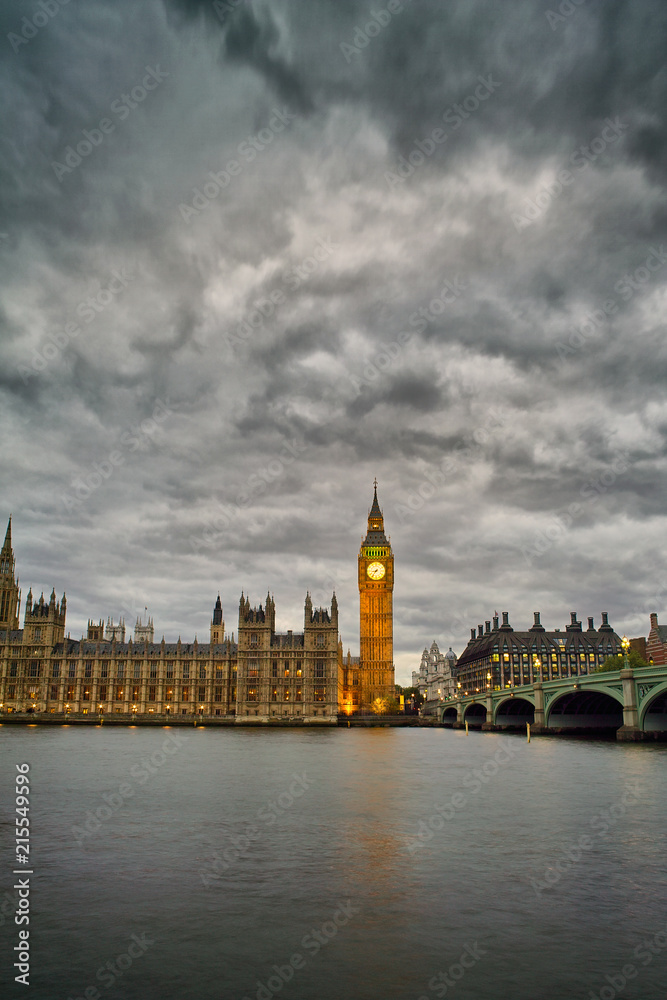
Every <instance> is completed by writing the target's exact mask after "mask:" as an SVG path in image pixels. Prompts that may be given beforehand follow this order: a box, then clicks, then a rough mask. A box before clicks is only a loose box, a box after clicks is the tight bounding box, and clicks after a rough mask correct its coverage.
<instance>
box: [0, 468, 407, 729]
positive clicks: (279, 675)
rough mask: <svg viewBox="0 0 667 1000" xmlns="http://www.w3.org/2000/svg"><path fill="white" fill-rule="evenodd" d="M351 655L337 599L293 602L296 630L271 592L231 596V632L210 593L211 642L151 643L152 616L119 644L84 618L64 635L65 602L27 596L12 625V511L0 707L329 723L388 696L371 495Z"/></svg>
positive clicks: (389, 664) (388, 660)
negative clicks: (80, 627) (258, 598)
mask: <svg viewBox="0 0 667 1000" xmlns="http://www.w3.org/2000/svg"><path fill="white" fill-rule="evenodd" d="M358 566H359V598H360V651H361V656H360V657H359V658H357V657H354V658H353V657H351V656H350V654H349V652H348V654H347V656H346V657H345V658H344V657H343V646H342V642H341V639H340V634H339V631H338V602H337V600H336V595H335V594H333V595H332V599H331V605H330V607H328V608H314V607H313V605H312V601H311V598H310V595H309V594H307V595H306V600H305V605H304V623H303V631H299V632H293V631H291V630H290V631H287V632H285V633H279V632H276V627H275V621H276V611H275V604H274V601H273V597H272V596H271V595H270V594H267V597H266V600H265V602H264V604H263V605H262V604H260V605H258V606H252V607H251V604H250V601H249V599H248V598H247V597H246V596H245V595H244V594H241V599H240V602H239V614H238V632H237V633H236V639H235V637H234V633H232V634H231V636H230V635H229V634H228V633H227V632H226V630H225V622H224V620H223V610H222V602H221V600H220V596H219V595H218V599H217V601H216V603H215V606H214V609H213V616H212V619H211V625H210V641H209V642H208V643H198V642H197V640H196V639H195V641H194V642H191V643H183V642H181V640H180V639H179V640H178V642H175V643H174V642H165V640H164V638H163V639H162V641H161V642H158V643H156V642H154V641H153V640H154V627H153V622H152V620H151V619H148V621H147V622H146V623H144V622H142V621H141V620H140V619H139V620H138V621H137V624H136V626H135V629H134V635H133V637H130V638H129V639H128V640H127V641H126V637H125V625H124V623H123V621H122V620H121V622H120V623H118V624H114V623H113V620H112V619H110V618H109V619H107V624H106V626H105V624H104V620H103V619H102V620H100V621H97V622H94V621H93V620H92V619H91V620H89V622H88V633H87V636H86V637H85V638H81V639H80V640H76V639H72V638H71V637H70V635H69V634H66V632H65V618H66V612H67V599H66V597H65V594H63V596H62V598H61V599H60V600H58V599H57V598H56V594H55V591H52V593H51V596H50V598H49V600H48V601H46V599H45V598H44V595H43V594H42V595H41V596H40V598H39V599H38V600H35V599H33V595H32V591H29V592H28V595H27V597H26V602H25V608H24V621H23V628H19V615H20V603H21V595H20V590H19V581H18V577H17V575H16V563H15V557H14V552H13V549H12V536H11V518H10V521H9V524H8V526H7V533H6V536H5V541H4V545H3V547H2V551H1V552H0V711H1V712H3V713H15V712H38V713H40V714H43V713H48V714H54V715H65V716H67V715H69V714H73V715H89V714H90V715H109V714H111V715H115V716H119V717H121V718H123V717H124V718H130V719H131V718H132V717H137V716H138V717H144V718H145V717H147V716H148V717H150V716H154V717H158V718H162V717H167V718H168V717H176V716H177V717H183V716H185V717H186V718H187V717H188V716H189V717H191V718H192V717H196V716H200V717H202V718H204V717H216V716H219V717H222V716H227V717H234V718H235V720H236V721H237V722H240V723H253V722H258V723H265V722H271V721H279V720H280V721H283V722H285V721H288V722H303V723H313V724H319V723H325V724H326V723H333V722H336V721H337V719H338V716H339V714H340V713H345V714H356V713H358V712H366V711H369V710H371V708H372V707H373V706H374V705H375V707H376V708H377V707H378V699H382V700H387V701H388V700H389V699H391V698H393V697H394V691H395V687H394V664H393V608H392V592H393V586H394V557H393V553H392V550H391V545H390V543H389V541H388V539H387V538H386V536H385V534H384V521H383V516H382V512H381V510H380V507H379V504H378V499H377V483H376V484H375V493H374V498H373V505H372V507H371V510H370V512H369V516H368V532H367V535H366V538H365V540H364V541H362V545H361V548H360V551H359V556H358Z"/></svg>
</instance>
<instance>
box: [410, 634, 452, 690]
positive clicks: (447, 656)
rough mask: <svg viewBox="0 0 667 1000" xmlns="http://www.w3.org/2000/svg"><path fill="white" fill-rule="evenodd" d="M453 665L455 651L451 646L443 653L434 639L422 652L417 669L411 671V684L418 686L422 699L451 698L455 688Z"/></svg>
mask: <svg viewBox="0 0 667 1000" xmlns="http://www.w3.org/2000/svg"><path fill="white" fill-rule="evenodd" d="M455 666H456V653H454V651H453V650H452V647H451V646H450V647H449V649H448V651H447V652H446V653H444V654H443V653H441V652H440V648H439V646H438V644H437V642H436V641H435V639H434V640H433V642H432V643H431V648H430V649H424V652H423V653H422V658H421V663H420V665H419V670H413V671H412V686H413V687H416V688H419V693H420V695H421V696H422V697H423V699H424V701H439V700H441V699H444V698H451V697H452V696H453V695H454V692H455V690H456V680H455V677H454V669H455Z"/></svg>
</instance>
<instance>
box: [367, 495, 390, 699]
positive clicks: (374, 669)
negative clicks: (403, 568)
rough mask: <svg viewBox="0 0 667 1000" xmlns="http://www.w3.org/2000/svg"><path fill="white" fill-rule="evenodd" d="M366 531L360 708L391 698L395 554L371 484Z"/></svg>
mask: <svg viewBox="0 0 667 1000" xmlns="http://www.w3.org/2000/svg"><path fill="white" fill-rule="evenodd" d="M373 486H374V493H373V504H372V506H371V509H370V511H369V512H368V530H367V532H366V537H365V539H364V540H363V541H362V543H361V548H360V550H359V559H358V563H359V652H360V667H361V677H360V680H361V688H362V690H361V702H362V708H365V709H368V708H370V707H371V706H372V705H373V702H375V700H376V699H377V698H383V699H389V698H393V697H394V691H395V688H394V631H393V596H392V595H393V590H394V555H393V552H392V551H391V544H390V542H389V540H388V539H387V536H386V535H385V533H384V516H383V514H382V510H381V509H380V504H379V502H378V492H377V487H378V482H377V479H376V480H375V481H374V483H373Z"/></svg>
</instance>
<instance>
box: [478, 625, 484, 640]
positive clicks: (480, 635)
mask: <svg viewBox="0 0 667 1000" xmlns="http://www.w3.org/2000/svg"><path fill="white" fill-rule="evenodd" d="M483 634H484V627H483V626H482V625H478V626H477V638H478V639H481V638H482V635H483Z"/></svg>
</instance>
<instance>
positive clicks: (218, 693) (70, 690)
mask: <svg viewBox="0 0 667 1000" xmlns="http://www.w3.org/2000/svg"><path fill="white" fill-rule="evenodd" d="M130 693H131V697H130ZM174 693H175V692H174V691H173V690H172V689H168V690H167V691H165V693H164V701H190V694H191V692H190V689H189V688H187V687H184V688H183V689H182V691H181V697H180V698H174ZM194 693H195V691H194V688H193V690H192V695H193V697H194ZM197 693H198V695H199V697H198V699H197V700H198V701H201V702H203V701H206V688H202V687H200V688H199V689H198V691H197ZM147 694H148V699H147V700H148V701H157V686H156V685H154V684H151V685H150V686H149V688H148V692H147ZM79 696H80V699H81V701H92V700H93V698H92V691H91V688H90V686H88V685H84V686H83V688H81V690H80V693H79ZM15 697H16V685H14V684H10V685H9V686H8V687H7V699H8V700H12V699H13V698H15ZM26 697H27V698H28V699H32V700H33V701H34V700H36V699H37V698H39V691H37V690H34V689H32V690H31V689H29V690H28V692H27V694H26ZM62 697H63V699H64V700H66V701H75V700H77V694H76V688H75V686H74V685H73V684H71V685H68V686H67V688H66V689H65V690H64V691H63V694H62ZM49 698H50V700H51V701H58V698H59V688H58V685H57V684H51V685H50V688H49ZM235 698H236V691H235V690H233V691H232V700H235ZM107 699H110V700H113V701H133V702H136V701H141V695H140V689H139V688H138V687H135V688H122V687H113V686H112V687H109V686H108V685H106V684H102V685H101V686H100V689H99V693H98V695H97V699H96V700H98V701H100V702H105V701H107ZM222 700H223V688H222V687H214V688H213V701H219V702H221V701H222Z"/></svg>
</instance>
